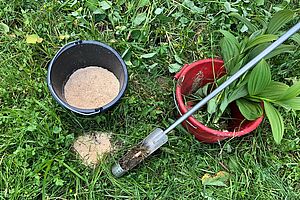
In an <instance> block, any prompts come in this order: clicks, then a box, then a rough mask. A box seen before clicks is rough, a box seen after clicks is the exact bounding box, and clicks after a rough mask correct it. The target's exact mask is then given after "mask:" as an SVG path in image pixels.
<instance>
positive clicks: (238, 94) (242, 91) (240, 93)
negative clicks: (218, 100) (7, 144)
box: [228, 86, 248, 103]
mask: <svg viewBox="0 0 300 200" xmlns="http://www.w3.org/2000/svg"><path fill="white" fill-rule="evenodd" d="M247 95H248V90H247V87H246V86H242V87H240V86H238V88H237V89H235V90H234V91H233V92H232V93H230V94H229V95H228V103H231V102H233V101H235V100H237V99H240V98H242V97H245V96H247Z"/></svg>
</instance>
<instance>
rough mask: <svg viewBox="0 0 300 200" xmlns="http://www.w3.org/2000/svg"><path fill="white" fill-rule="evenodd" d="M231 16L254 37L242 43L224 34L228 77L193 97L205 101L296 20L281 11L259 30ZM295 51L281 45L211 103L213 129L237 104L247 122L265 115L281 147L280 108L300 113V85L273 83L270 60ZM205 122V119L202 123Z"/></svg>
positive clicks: (285, 45)
mask: <svg viewBox="0 0 300 200" xmlns="http://www.w3.org/2000/svg"><path fill="white" fill-rule="evenodd" d="M229 15H230V16H232V17H235V18H237V19H238V20H239V21H241V22H242V23H244V24H245V25H246V26H247V27H248V29H249V31H250V36H249V37H245V38H243V39H242V40H241V41H239V38H237V37H236V36H234V35H233V34H232V33H230V32H229V31H225V30H220V33H221V34H222V35H223V36H224V37H223V38H222V39H221V41H220V47H221V54H222V57H223V60H224V66H225V68H226V72H227V74H226V75H225V76H223V77H221V78H220V79H217V80H215V81H214V83H211V84H207V85H205V86H204V87H202V88H199V89H198V90H197V91H196V92H195V93H194V94H193V95H194V96H196V97H197V98H198V99H199V98H200V99H201V98H203V97H204V96H206V95H207V93H208V91H209V90H211V89H213V88H214V87H217V86H218V85H219V84H221V83H222V82H224V81H225V80H226V79H228V78H230V77H231V76H232V75H233V74H234V73H236V72H237V71H238V70H239V69H240V68H241V67H242V66H244V65H245V64H246V63H247V62H249V61H250V60H251V59H252V58H254V57H255V56H256V55H258V54H259V53H260V52H261V51H262V50H264V49H265V48H266V47H267V46H268V45H270V43H271V42H273V41H275V40H276V39H277V38H278V37H279V36H280V35H281V33H282V32H280V29H281V28H282V27H283V26H284V25H285V24H286V23H288V22H289V21H291V20H292V19H293V17H294V13H293V12H292V11H290V10H281V11H279V12H277V13H276V14H275V15H274V16H273V17H272V18H271V19H270V21H269V22H268V23H267V22H266V21H265V20H262V19H258V20H257V21H258V22H259V23H260V25H261V27H262V28H261V29H259V27H258V26H257V25H255V24H252V23H251V22H250V21H248V19H246V18H244V17H242V16H240V15H239V14H237V13H231V14H229ZM291 40H293V41H294V42H296V43H298V42H299V37H298V35H296V36H294V37H293V38H291ZM295 49H296V46H295V45H292V44H289V45H287V44H282V45H280V46H279V47H278V48H277V49H275V50H274V51H273V52H272V53H270V54H269V55H268V56H266V57H265V58H264V59H263V60H261V61H260V62H259V63H258V64H257V65H256V66H255V67H254V68H253V69H252V70H251V71H249V72H247V73H246V74H245V75H243V76H242V77H241V78H240V79H239V80H237V81H235V82H234V83H232V84H231V85H230V86H229V87H227V88H226V89H225V90H223V91H222V92H221V93H220V94H219V95H217V96H216V97H214V98H213V99H211V100H210V101H209V102H208V105H207V113H208V114H207V115H208V116H207V117H206V118H205V119H206V120H208V121H211V124H210V125H212V124H216V123H220V119H221V117H222V116H223V115H224V113H227V110H228V109H229V108H228V106H229V104H230V103H232V102H234V101H235V102H236V105H237V106H238V108H239V110H240V112H241V113H242V115H243V116H244V117H245V118H246V119H247V120H255V119H257V118H259V117H260V116H262V115H263V113H265V114H266V117H267V119H268V120H269V122H270V125H271V129H272V133H273V137H274V140H275V142H276V143H278V144H279V143H280V141H281V139H282V137H283V133H284V123H283V117H282V116H281V114H280V112H279V110H278V109H277V107H282V108H284V109H287V110H300V97H298V96H299V95H300V81H298V82H296V83H294V84H293V85H292V86H288V85H286V84H284V83H281V82H277V81H273V80H272V79H271V77H272V75H271V69H270V65H269V64H268V63H267V60H268V59H270V58H272V57H274V56H276V55H279V54H282V53H291V52H293V51H294V50H295ZM262 105H263V106H262ZM198 119H199V118H198ZM203 119H204V118H203V117H202V118H201V119H200V120H203ZM210 119H212V120H210ZM214 128H215V127H214Z"/></svg>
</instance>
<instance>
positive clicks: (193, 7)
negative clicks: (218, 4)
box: [182, 0, 206, 13]
mask: <svg viewBox="0 0 300 200" xmlns="http://www.w3.org/2000/svg"><path fill="white" fill-rule="evenodd" d="M182 4H183V5H184V6H186V7H188V8H189V9H190V10H191V11H192V13H203V12H205V9H206V7H205V6H204V7H202V8H200V7H198V6H196V5H195V3H194V1H191V0H184V1H183V3H182Z"/></svg>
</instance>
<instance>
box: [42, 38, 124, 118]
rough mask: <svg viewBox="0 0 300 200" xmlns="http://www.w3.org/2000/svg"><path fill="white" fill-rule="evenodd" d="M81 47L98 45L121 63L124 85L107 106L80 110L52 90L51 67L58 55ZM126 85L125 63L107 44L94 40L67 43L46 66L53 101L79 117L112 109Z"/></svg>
mask: <svg viewBox="0 0 300 200" xmlns="http://www.w3.org/2000/svg"><path fill="white" fill-rule="evenodd" d="M79 44H80V45H82V44H93V45H98V46H101V47H104V48H105V49H108V50H109V51H111V52H112V53H113V54H114V55H115V56H116V57H117V58H118V60H119V61H120V63H121V67H122V69H123V71H124V84H123V86H122V88H121V90H120V91H119V94H118V95H117V96H116V97H115V98H114V99H113V100H112V101H111V102H109V103H108V104H106V105H104V106H102V107H99V108H95V109H80V108H77V107H74V106H71V105H69V104H68V103H67V102H65V101H63V100H62V99H60V98H59V96H58V95H57V94H56V92H55V90H54V89H53V86H52V83H51V73H50V72H51V70H52V66H53V63H54V62H55V61H56V59H57V58H58V57H59V56H60V54H62V53H63V52H65V51H66V50H68V49H70V48H72V47H74V46H76V45H79ZM127 84H128V72H127V67H126V64H125V62H124V61H123V59H122V57H121V56H120V54H119V53H118V52H117V51H116V50H115V49H113V48H112V47H110V46H109V45H107V44H104V43H102V42H99V41H95V40H77V41H72V42H69V43H67V44H65V45H64V46H63V47H61V48H60V50H59V51H58V52H57V53H56V54H55V56H54V57H53V58H52V59H51V61H50V63H49V65H48V71H47V85H48V88H49V90H50V93H51V95H52V97H53V98H54V99H55V101H56V102H58V103H59V104H60V105H61V106H62V107H64V108H67V109H69V110H71V111H72V112H75V113H77V114H81V115H85V116H89V115H94V114H98V113H101V112H103V111H105V110H108V109H109V108H111V107H113V106H114V105H115V104H116V103H117V102H118V101H119V100H120V99H121V97H122V96H123V95H124V93H125V90H126V88H127Z"/></svg>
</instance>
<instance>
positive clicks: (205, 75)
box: [179, 62, 225, 95]
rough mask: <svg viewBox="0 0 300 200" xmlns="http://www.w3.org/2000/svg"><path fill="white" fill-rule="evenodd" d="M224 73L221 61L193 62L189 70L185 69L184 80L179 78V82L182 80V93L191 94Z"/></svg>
mask: <svg viewBox="0 0 300 200" xmlns="http://www.w3.org/2000/svg"><path fill="white" fill-rule="evenodd" d="M224 74H225V70H224V67H223V63H221V62H215V63H213V62H204V63H200V64H198V63H197V62H195V63H192V64H190V68H189V70H187V71H184V74H183V75H182V76H183V77H184V78H183V80H182V81H181V80H180V79H181V78H180V79H179V82H181V83H180V85H181V93H182V95H189V94H191V93H193V92H195V91H196V90H197V89H198V88H199V87H202V86H204V85H205V84H207V83H209V82H212V81H214V79H215V78H218V77H221V76H222V75H224Z"/></svg>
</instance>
